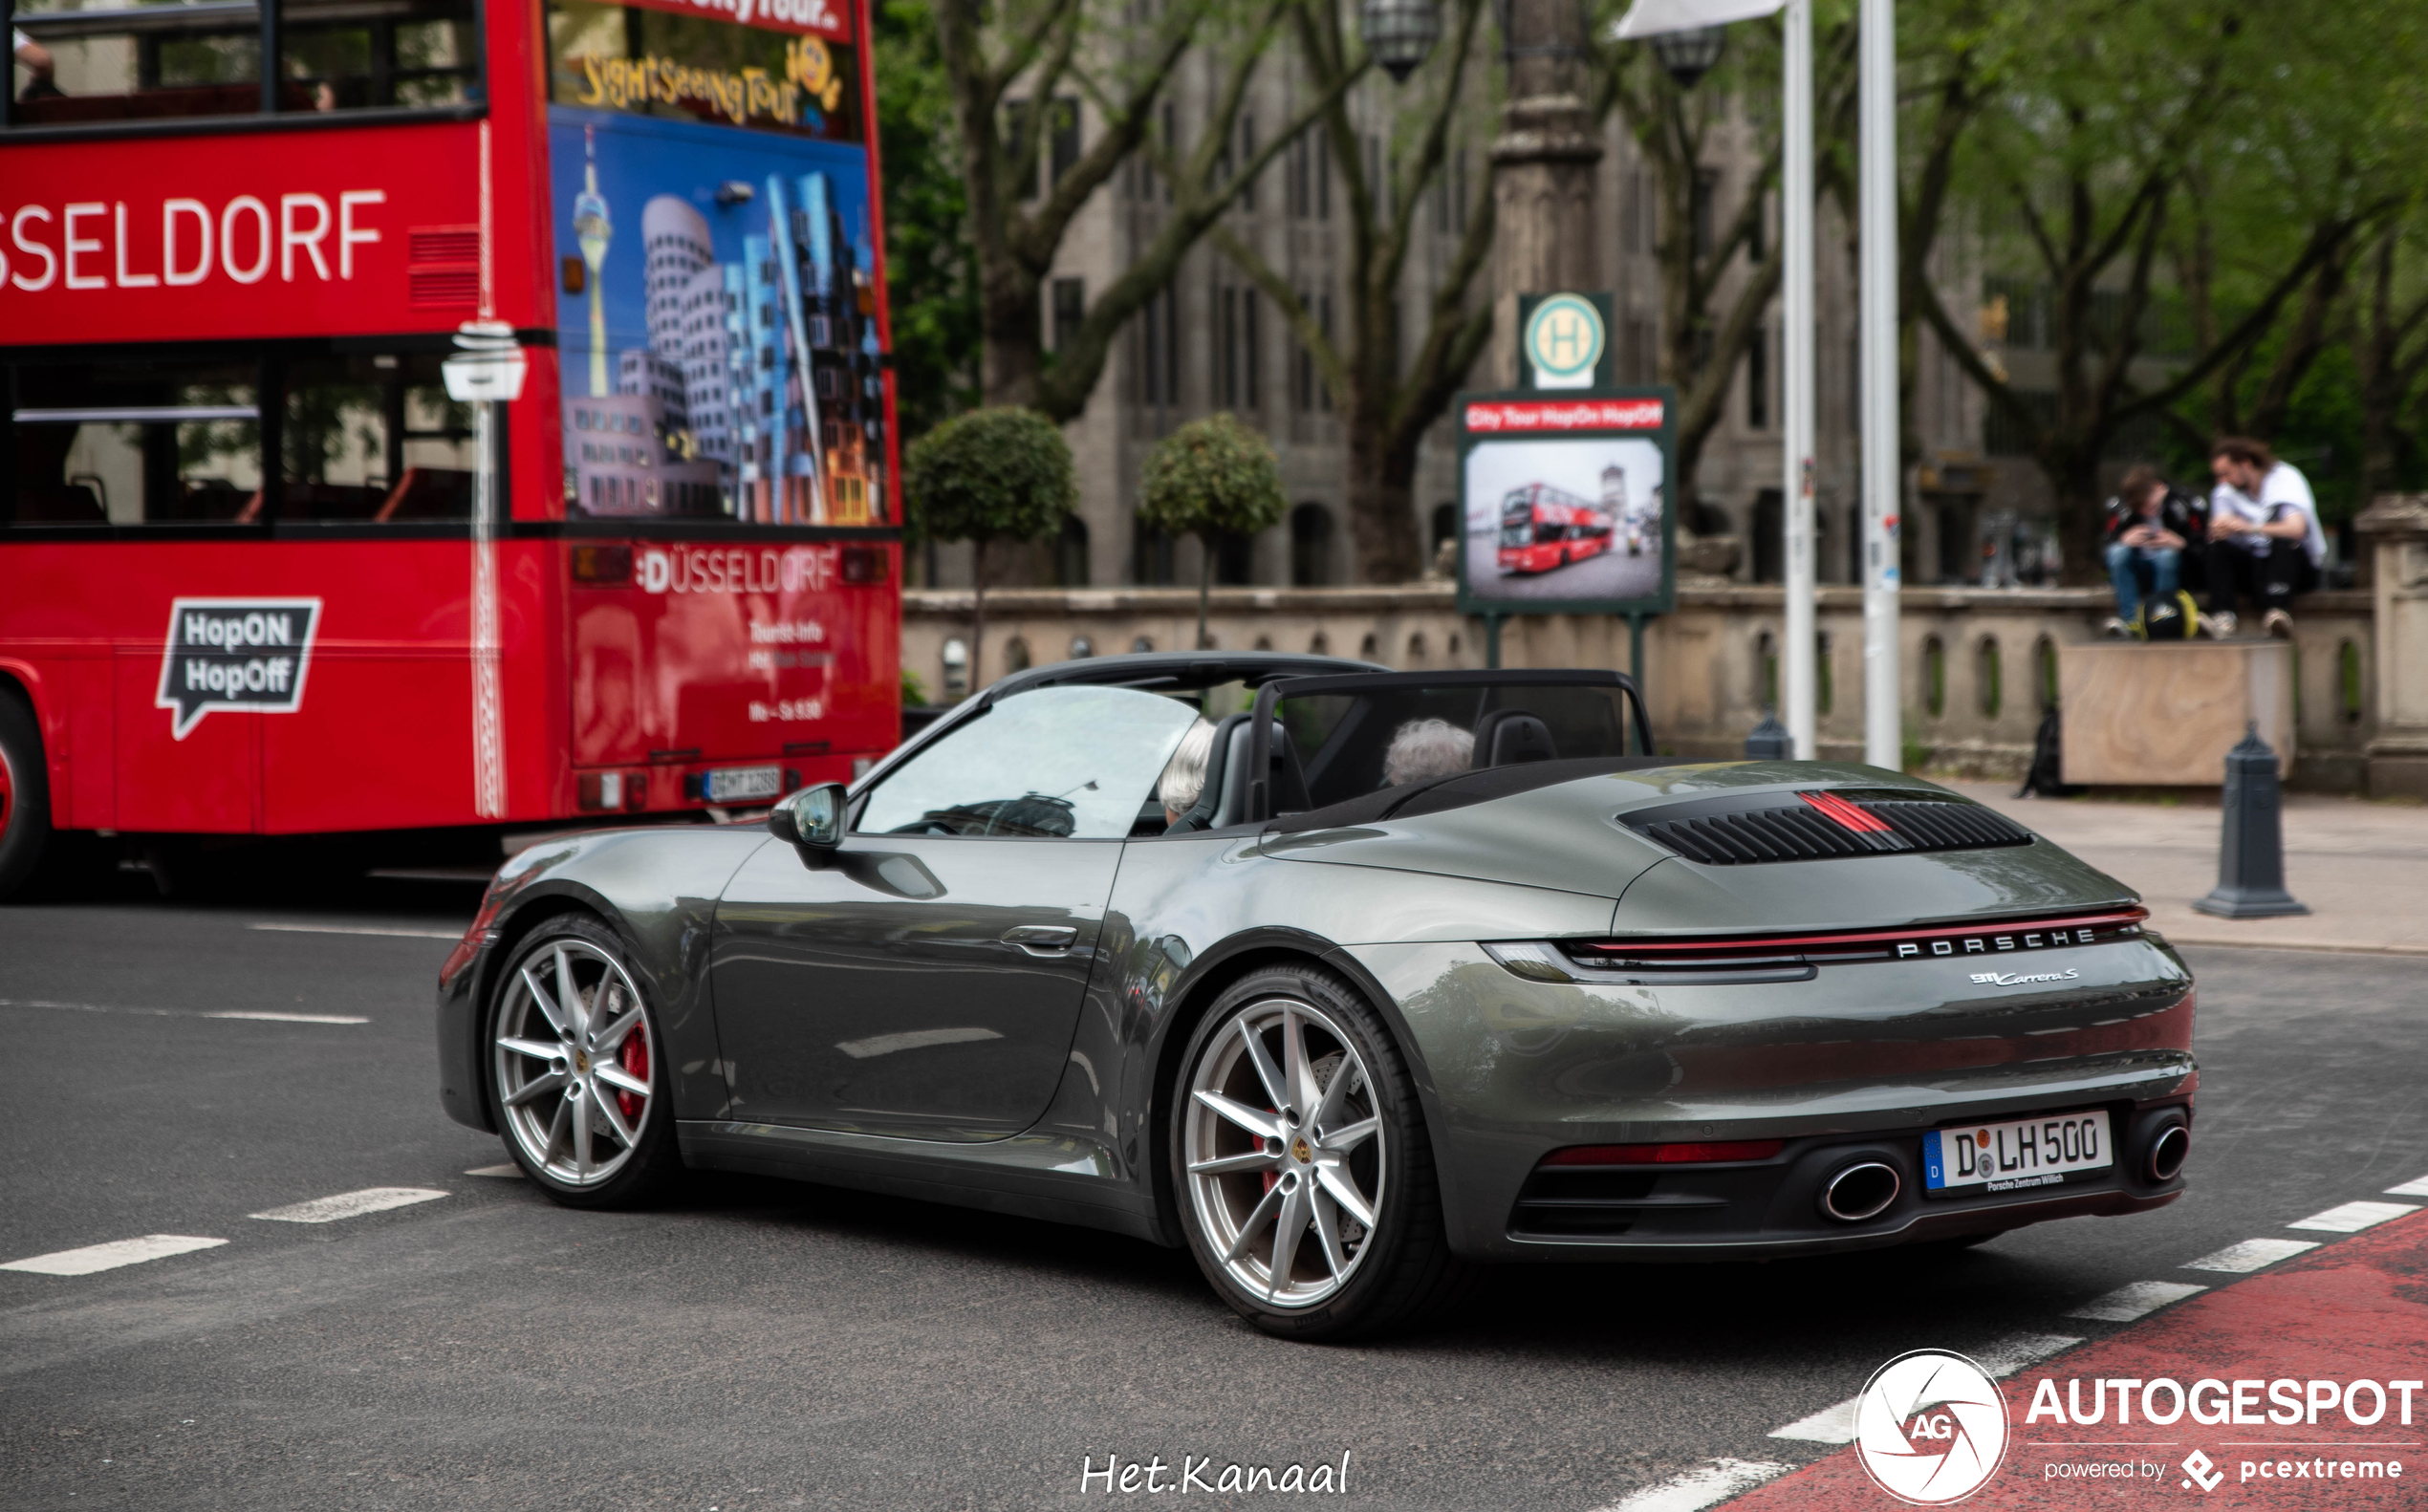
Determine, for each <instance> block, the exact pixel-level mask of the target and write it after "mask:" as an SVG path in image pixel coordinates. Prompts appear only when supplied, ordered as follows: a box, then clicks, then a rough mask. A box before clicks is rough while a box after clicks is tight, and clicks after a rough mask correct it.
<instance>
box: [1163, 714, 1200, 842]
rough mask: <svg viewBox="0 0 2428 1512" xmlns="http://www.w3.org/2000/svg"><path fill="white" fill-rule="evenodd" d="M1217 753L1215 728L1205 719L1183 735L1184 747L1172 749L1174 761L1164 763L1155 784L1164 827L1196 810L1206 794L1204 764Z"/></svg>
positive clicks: (1182, 742) (1178, 746) (1182, 743)
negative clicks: (1200, 799)
mask: <svg viewBox="0 0 2428 1512" xmlns="http://www.w3.org/2000/svg"><path fill="white" fill-rule="evenodd" d="M1213 754H1214V726H1213V725H1211V724H1207V723H1206V722H1205V721H1204V720H1203V718H1201V719H1199V720H1198V722H1197V723H1196V724H1192V725H1190V726H1189V727H1188V730H1187V732H1186V733H1184V734H1182V735H1181V744H1180V745H1177V746H1175V747H1174V748H1173V751H1172V759H1171V760H1170V761H1167V762H1165V763H1164V764H1163V775H1162V776H1160V777H1159V778H1157V779H1156V782H1155V795H1156V796H1157V797H1158V798H1160V799H1161V800H1162V801H1163V824H1164V827H1165V828H1166V829H1169V828H1170V827H1171V826H1173V825H1176V824H1178V823H1180V822H1181V815H1182V814H1184V813H1186V812H1188V811H1189V810H1191V809H1194V808H1196V807H1197V800H1198V799H1199V798H1201V797H1203V795H1204V793H1205V764H1206V762H1207V761H1208V760H1209V759H1211V758H1212V756H1213Z"/></svg>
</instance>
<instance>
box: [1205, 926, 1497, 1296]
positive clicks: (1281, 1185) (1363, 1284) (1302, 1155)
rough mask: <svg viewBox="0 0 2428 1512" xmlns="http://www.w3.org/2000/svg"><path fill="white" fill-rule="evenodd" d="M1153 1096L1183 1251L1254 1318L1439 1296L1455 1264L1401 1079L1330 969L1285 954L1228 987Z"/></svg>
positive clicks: (1421, 1133) (1353, 997)
mask: <svg viewBox="0 0 2428 1512" xmlns="http://www.w3.org/2000/svg"><path fill="white" fill-rule="evenodd" d="M1171 1103H1172V1127H1171V1131H1170V1144H1171V1151H1172V1165H1173V1170H1172V1178H1173V1189H1174V1192H1175V1194H1176V1195H1177V1196H1178V1198H1179V1204H1180V1210H1181V1227H1182V1228H1183V1229H1184V1230H1185V1231H1186V1233H1187V1235H1188V1242H1189V1248H1190V1250H1191V1251H1192V1252H1193V1253H1194V1254H1195V1255H1196V1256H1197V1263H1198V1265H1199V1267H1200V1268H1201V1269H1203V1271H1204V1272H1205V1277H1206V1280H1208V1281H1209V1282H1211V1283H1212V1284H1213V1285H1214V1289H1215V1290H1216V1291H1217V1292H1220V1293H1221V1294H1222V1297H1223V1300H1224V1301H1225V1302H1227V1303H1229V1304H1230V1305H1231V1307H1233V1308H1235V1309H1237V1310H1238V1312H1239V1313H1240V1315H1241V1316H1243V1317H1245V1318H1247V1320H1248V1321H1249V1322H1251V1323H1253V1324H1255V1325H1256V1327H1257V1328H1262V1329H1263V1330H1264V1331H1266V1332H1267V1333H1269V1334H1273V1335H1275V1336H1276V1337H1279V1338H1287V1339H1304V1340H1311V1341H1312V1340H1328V1339H1343V1338H1349V1337H1353V1336H1356V1335H1360V1334H1372V1333H1377V1332H1380V1331H1382V1330H1385V1329H1388V1328H1395V1327H1398V1326H1402V1325H1405V1324H1408V1323H1411V1322H1414V1321H1416V1320H1417V1319H1419V1318H1420V1317H1421V1316H1423V1315H1425V1314H1428V1313H1430V1312H1432V1311H1434V1310H1435V1309H1436V1308H1438V1307H1442V1305H1444V1304H1446V1303H1447V1302H1449V1301H1450V1300H1451V1299H1452V1298H1453V1297H1454V1296H1455V1295H1456V1294H1457V1292H1458V1290H1459V1289H1460V1286H1461V1284H1462V1283H1463V1281H1464V1280H1465V1278H1466V1274H1467V1271H1466V1267H1465V1266H1463V1264H1460V1263H1459V1262H1458V1261H1457V1260H1456V1259H1455V1258H1454V1257H1453V1256H1452V1255H1451V1253H1450V1247H1449V1242H1448V1239H1447V1237H1446V1236H1445V1235H1444V1233H1443V1230H1442V1198H1441V1185H1440V1182H1439V1181H1438V1180H1437V1178H1436V1177H1435V1174H1434V1164H1433V1148H1432V1145H1431V1143H1430V1141H1429V1140H1428V1139H1427V1138H1426V1135H1425V1127H1424V1116H1423V1113H1422V1112H1421V1111H1420V1109H1419V1107H1418V1105H1417V1091H1416V1085H1415V1081H1414V1079H1413V1077H1412V1076H1411V1075H1410V1073H1409V1070H1408V1065H1407V1061H1406V1059H1405V1057H1403V1056H1402V1055H1401V1053H1400V1051H1399V1048H1398V1046H1396V1045H1395V1044H1394V1043H1393V1042H1392V1038H1391V1033H1390V1030H1389V1028H1388V1027H1387V1026H1385V1025H1384V1023H1383V1021H1382V1019H1381V1017H1380V1016H1379V1015H1378V1014H1377V1013H1376V1012H1375V1010H1374V1008H1373V1007H1372V1005H1371V1004H1368V1003H1367V1002H1366V1000H1365V998H1364V997H1363V995H1362V994H1360V993H1359V992H1358V991H1357V989H1356V988H1355V986H1353V985H1351V983H1348V982H1347V981H1345V980H1343V979H1342V978H1340V977H1338V976H1335V975H1333V973H1331V972H1329V971H1325V970H1323V969H1321V968H1319V967H1312V966H1303V967H1302V966H1289V967H1274V968H1268V969H1267V970H1263V971H1259V972H1256V973H1255V974H1253V975H1251V976H1248V977H1247V978H1244V979H1242V980H1241V981H1239V982H1237V983H1233V984H1232V986H1231V987H1230V989H1229V990H1228V991H1226V992H1225V993H1224V994H1223V995H1222V997H1221V998H1219V999H1217V1000H1216V1001H1215V1004H1214V1005H1213V1007H1212V1008H1211V1009H1209V1010H1208V1011H1207V1013H1206V1015H1205V1017H1204V1019H1203V1021H1202V1022H1200V1024H1199V1025H1198V1026H1197V1031H1196V1032H1195V1033H1194V1034H1193V1035H1191V1036H1190V1039H1189V1043H1188V1048H1187V1049H1186V1051H1185V1052H1184V1053H1183V1055H1182V1056H1181V1066H1180V1072H1179V1076H1178V1078H1177V1081H1176V1083H1175V1085H1174V1087H1173V1096H1172V1099H1171Z"/></svg>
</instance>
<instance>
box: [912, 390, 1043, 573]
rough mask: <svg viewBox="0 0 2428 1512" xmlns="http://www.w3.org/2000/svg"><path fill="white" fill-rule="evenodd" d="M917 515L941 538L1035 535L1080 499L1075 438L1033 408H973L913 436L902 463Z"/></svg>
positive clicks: (933, 535) (924, 526)
mask: <svg viewBox="0 0 2428 1512" xmlns="http://www.w3.org/2000/svg"><path fill="white" fill-rule="evenodd" d="M902 484H903V491H904V492H905V493H906V494H907V495H908V497H909V499H910V508H911V512H912V515H913V517H914V518H915V519H916V520H917V521H918V524H919V528H920V529H921V531H923V532H924V533H925V534H926V536H928V537H929V538H931V539H934V540H938V541H975V542H977V543H978V544H979V545H980V546H982V547H983V546H985V545H986V543H987V542H989V541H995V540H1013V541H1034V540H1037V539H1039V538H1041V537H1044V536H1048V535H1051V534H1052V533H1053V532H1054V531H1056V530H1058V529H1061V528H1062V520H1063V516H1065V515H1067V514H1069V513H1070V512H1071V509H1072V507H1073V506H1074V505H1076V504H1077V503H1078V502H1079V481H1078V476H1077V473H1076V470H1075V469H1074V468H1073V464H1072V461H1071V446H1070V443H1067V442H1065V441H1064V440H1063V439H1062V432H1061V431H1059V430H1057V429H1056V428H1055V427H1054V424H1053V422H1052V421H1050V420H1047V419H1046V418H1045V417H1044V416H1042V415H1040V414H1038V413H1037V412H1036V411H1034V410H1027V409H1013V408H1008V407H1002V408H994V409H975V410H970V411H968V412H967V413H966V414H962V415H956V416H954V417H953V418H952V419H950V420H948V421H944V422H943V424H941V425H938V426H937V427H936V428H935V429H933V430H931V431H929V432H928V433H927V434H926V435H924V436H922V437H921V438H920V439H919V440H918V441H916V442H914V443H911V448H910V452H909V454H908V455H907V456H906V457H905V458H904V459H903V464H902Z"/></svg>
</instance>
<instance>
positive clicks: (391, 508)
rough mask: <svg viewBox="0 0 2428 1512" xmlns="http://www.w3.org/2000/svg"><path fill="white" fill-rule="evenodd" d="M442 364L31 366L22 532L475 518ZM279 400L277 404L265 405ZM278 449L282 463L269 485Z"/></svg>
mask: <svg viewBox="0 0 2428 1512" xmlns="http://www.w3.org/2000/svg"><path fill="white" fill-rule="evenodd" d="M439 359H440V355H439V354H436V353H366V354H343V355H307V356H271V357H269V358H266V359H265V358H260V357H256V356H250V355H239V356H232V357H218V358H212V357H204V358H195V359H189V360H184V361H178V360H167V361H141V362H134V361H127V362H87V363H57V364H54V363H33V362H28V363H21V364H18V365H16V366H15V367H14V368H13V369H11V370H9V372H8V378H9V380H10V381H9V385H8V392H9V395H10V400H11V402H10V418H11V421H12V430H11V438H10V440H11V451H12V452H13V454H14V466H13V469H12V474H13V476H12V480H11V481H12V482H13V485H14V486H13V488H12V489H11V499H10V509H9V514H8V518H9V520H10V521H11V523H12V524H14V525H16V526H19V527H35V528H38V527H42V526H58V525H156V524H196V523H203V524H208V523H219V524H227V525H234V526H243V525H261V524H268V523H270V522H271V521H306V520H319V521H354V522H358V523H363V524H375V525H387V524H405V523H411V522H415V521H427V520H463V519H468V518H470V515H471V501H472V469H473V464H474V458H473V453H472V445H471V416H470V413H469V411H468V409H467V408H466V406H464V405H461V404H456V403H453V402H451V401H449V400H448V399H447V398H446V392H445V389H444V386H443V385H442V383H441V381H440V378H439ZM265 396H267V400H265ZM265 454H268V455H271V456H275V457H276V458H278V459H279V466H278V467H277V468H276V469H275V471H276V473H277V475H278V482H277V486H275V487H274V488H265V487H264V486H263V476H264V471H265V469H264V466H263V457H264V455H265Z"/></svg>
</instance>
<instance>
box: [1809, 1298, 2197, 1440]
mask: <svg viewBox="0 0 2428 1512" xmlns="http://www.w3.org/2000/svg"><path fill="white" fill-rule="evenodd" d="M2196 1289H2197V1288H2196ZM2081 1342H2082V1341H2081V1340H2080V1339H2077V1338H2073V1337H2070V1336H2069V1335H2066V1334H2062V1333H2010V1334H2007V1335H2006V1336H2005V1337H2004V1338H2000V1339H1994V1340H1992V1341H1991V1342H1990V1343H1988V1344H1986V1345H1984V1346H1983V1347H1982V1348H1981V1349H1980V1350H1975V1351H1974V1352H1973V1355H1972V1359H1973V1363H1974V1364H1976V1365H1979V1366H1980V1367H1981V1368H1982V1369H1983V1370H1984V1371H1985V1372H1988V1373H1989V1374H1990V1375H1991V1376H1993V1377H2000V1376H2007V1375H2012V1374H2014V1373H2015V1372H2017V1371H2020V1370H2022V1369H2023V1368H2024V1367H2025V1366H2027V1365H2033V1364H2037V1363H2038V1362H2040V1361H2042V1360H2045V1359H2047V1358H2049V1356H2050V1355H2052V1354H2057V1353H2061V1352H2063V1351H2064V1350H2070V1349H2072V1348H2073V1347H2074V1346H2075V1345H2077V1344H2080V1343H2081ZM1861 1400H1862V1398H1861V1397H1859V1396H1850V1397H1848V1398H1847V1399H1846V1400H1845V1401H1843V1402H1840V1403H1838V1404H1837V1405H1836V1406H1834V1407H1824V1408H1823V1409H1821V1410H1820V1411H1819V1412H1817V1413H1814V1414H1813V1415H1811V1416H1810V1417H1799V1418H1797V1419H1796V1420H1795V1421H1794V1422H1792V1423H1789V1424H1788V1426H1787V1427H1785V1428H1773V1429H1772V1430H1770V1436H1771V1437H1773V1438H1800V1439H1802V1440H1804V1441H1805V1442H1807V1443H1814V1444H1851V1443H1853V1442H1854V1406H1855V1403H1857V1402H1859V1401H1861Z"/></svg>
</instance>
